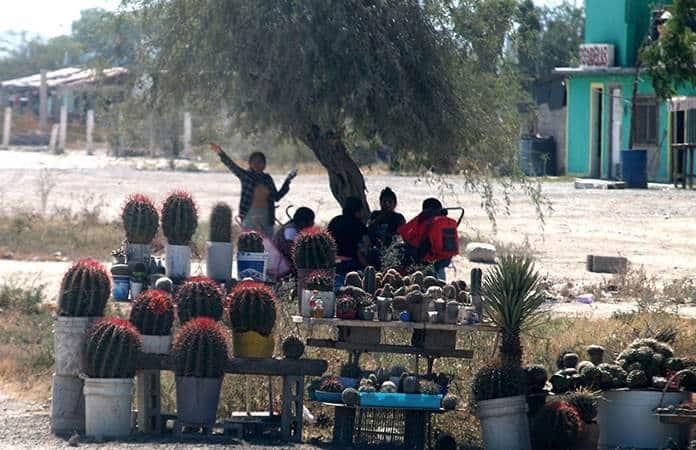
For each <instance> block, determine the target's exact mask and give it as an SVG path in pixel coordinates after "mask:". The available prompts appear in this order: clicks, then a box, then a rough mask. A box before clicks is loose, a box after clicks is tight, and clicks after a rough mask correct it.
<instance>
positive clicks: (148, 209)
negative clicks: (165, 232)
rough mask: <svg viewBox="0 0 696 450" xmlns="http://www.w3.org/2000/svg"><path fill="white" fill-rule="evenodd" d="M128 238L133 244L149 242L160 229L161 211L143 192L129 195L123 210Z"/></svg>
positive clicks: (122, 217) (124, 225)
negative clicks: (158, 210)
mask: <svg viewBox="0 0 696 450" xmlns="http://www.w3.org/2000/svg"><path fill="white" fill-rule="evenodd" d="M121 219H122V220H123V228H124V230H125V232H126V240H127V241H128V242H130V243H131V244H149V243H150V242H152V240H153V239H154V238H155V236H157V231H158V230H159V213H158V212H157V208H155V204H154V203H153V201H152V200H151V199H150V198H149V197H147V196H146V195H143V194H133V195H131V196H130V197H128V200H126V204H125V205H124V206H123V210H122V211H121Z"/></svg>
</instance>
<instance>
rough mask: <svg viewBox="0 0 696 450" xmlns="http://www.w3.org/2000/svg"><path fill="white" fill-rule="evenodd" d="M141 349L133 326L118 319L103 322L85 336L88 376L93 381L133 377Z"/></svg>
mask: <svg viewBox="0 0 696 450" xmlns="http://www.w3.org/2000/svg"><path fill="white" fill-rule="evenodd" d="M141 346H142V341H141V339H140V335H139V334H138V330H137V329H136V328H135V327H134V326H133V324H132V323H130V322H128V321H127V320H124V319H120V318H118V317H107V318H104V319H99V320H98V321H96V322H95V323H94V324H93V325H92V326H91V327H90V328H89V329H88V330H87V334H86V337H85V373H86V374H87V376H89V377H91V378H133V377H134V376H135V361H136V356H137V354H138V352H139V351H140V348H141Z"/></svg>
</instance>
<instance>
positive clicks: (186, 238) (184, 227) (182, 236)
mask: <svg viewBox="0 0 696 450" xmlns="http://www.w3.org/2000/svg"><path fill="white" fill-rule="evenodd" d="M197 227H198V211H197V210H196V204H195V203H194V202H193V199H192V198H191V195H190V194H189V193H188V192H185V191H174V192H172V193H171V194H170V195H169V197H167V199H166V200H165V201H164V205H162V231H164V235H165V236H166V237H167V242H169V244H170V245H188V244H189V242H191V238H192V237H193V234H194V233H195V232H196V228H197Z"/></svg>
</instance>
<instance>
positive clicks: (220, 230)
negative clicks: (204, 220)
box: [210, 202, 232, 242]
mask: <svg viewBox="0 0 696 450" xmlns="http://www.w3.org/2000/svg"><path fill="white" fill-rule="evenodd" d="M231 241H232V209H231V208H230V207H229V205H228V204H227V203H223V202H220V203H218V204H216V205H215V206H214V207H213V211H212V212H211V213H210V242H231Z"/></svg>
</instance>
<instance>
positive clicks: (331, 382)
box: [319, 375, 343, 392]
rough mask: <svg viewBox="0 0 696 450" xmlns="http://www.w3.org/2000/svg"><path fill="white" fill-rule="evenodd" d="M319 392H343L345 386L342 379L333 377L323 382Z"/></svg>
mask: <svg viewBox="0 0 696 450" xmlns="http://www.w3.org/2000/svg"><path fill="white" fill-rule="evenodd" d="M319 390H320V391H323V392H343V384H342V383H341V379H340V378H338V377H337V376H333V375H332V376H329V377H326V378H324V379H323V380H322V381H321V384H320V385H319Z"/></svg>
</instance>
